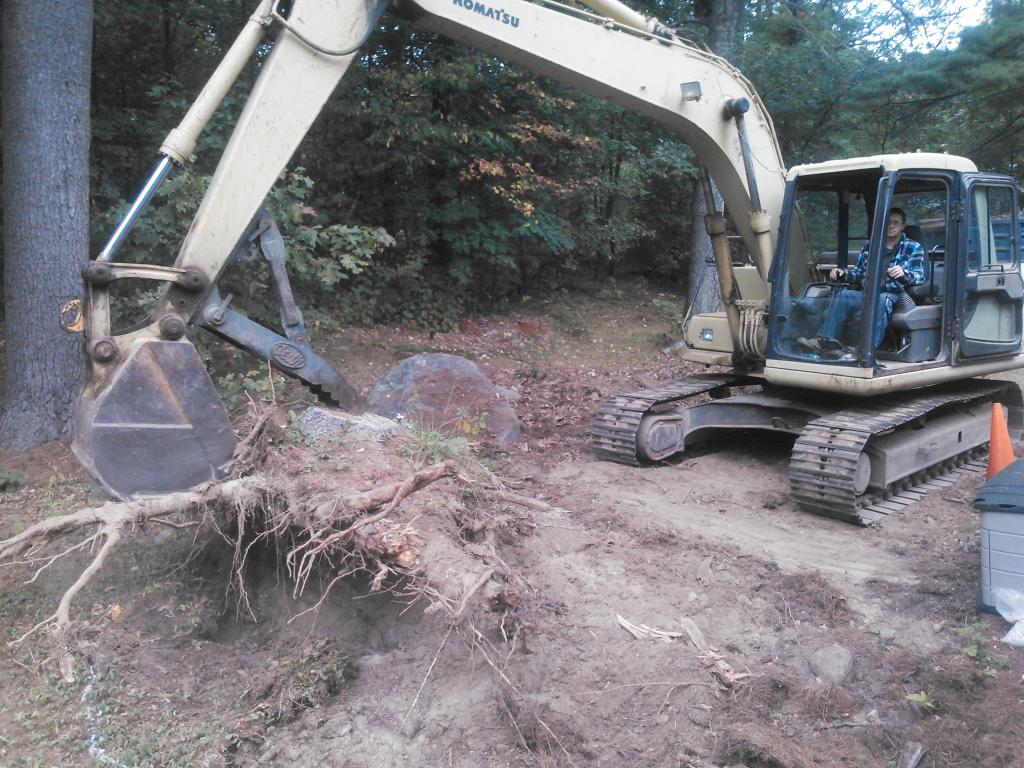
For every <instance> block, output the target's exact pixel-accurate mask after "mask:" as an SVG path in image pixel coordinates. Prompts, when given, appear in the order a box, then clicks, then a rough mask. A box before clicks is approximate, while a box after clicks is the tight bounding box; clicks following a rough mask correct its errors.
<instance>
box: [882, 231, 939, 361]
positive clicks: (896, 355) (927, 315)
mask: <svg viewBox="0 0 1024 768" xmlns="http://www.w3.org/2000/svg"><path fill="white" fill-rule="evenodd" d="M904 232H905V233H906V235H907V237H909V238H910V239H911V240H915V241H917V242H918V243H920V244H921V247H923V248H924V249H925V253H926V254H927V258H926V259H925V263H924V274H925V281H924V282H923V283H922V284H921V285H915V286H912V287H910V288H908V289H907V293H908V294H909V295H910V298H912V299H913V300H914V304H915V306H914V307H913V308H910V309H907V310H904V311H902V312H901V311H896V312H893V314H892V319H891V320H890V321H889V330H890V331H891V332H892V334H893V336H894V337H895V339H896V344H895V346H894V348H893V349H892V350H889V351H887V352H879V357H881V358H883V359H886V360H896V361H898V362H901V363H920V362H924V361H925V360H934V359H935V357H936V356H938V354H939V345H940V344H941V342H942V299H943V295H944V293H945V277H946V269H945V266H946V261H945V256H946V252H945V246H944V244H943V243H940V242H935V243H932V242H928V241H927V240H926V238H925V234H924V231H923V230H922V229H921V227H919V226H918V225H917V224H908V225H907V227H906V229H905V230H904ZM935 239H936V240H938V239H939V238H935Z"/></svg>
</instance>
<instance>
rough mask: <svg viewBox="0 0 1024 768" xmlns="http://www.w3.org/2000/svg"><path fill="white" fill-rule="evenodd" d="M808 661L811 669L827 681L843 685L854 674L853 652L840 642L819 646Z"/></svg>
mask: <svg viewBox="0 0 1024 768" xmlns="http://www.w3.org/2000/svg"><path fill="white" fill-rule="evenodd" d="M808 663H809V664H810V667H811V671H812V672H814V674H815V675H816V676H817V677H819V678H821V680H822V681H823V682H826V683H836V684H840V685H841V684H842V683H845V682H846V681H847V680H849V679H850V676H851V675H852V674H853V653H852V652H851V651H850V649H849V648H846V647H845V646H842V645H839V644H838V643H830V644H829V645H826V646H824V647H822V648H819V649H818V650H816V651H815V652H814V653H812V654H811V657H810V659H808Z"/></svg>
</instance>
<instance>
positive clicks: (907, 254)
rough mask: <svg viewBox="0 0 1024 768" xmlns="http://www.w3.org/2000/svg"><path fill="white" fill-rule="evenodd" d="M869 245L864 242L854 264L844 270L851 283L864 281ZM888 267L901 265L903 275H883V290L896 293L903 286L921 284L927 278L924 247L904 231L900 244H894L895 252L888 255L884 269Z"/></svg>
mask: <svg viewBox="0 0 1024 768" xmlns="http://www.w3.org/2000/svg"><path fill="white" fill-rule="evenodd" d="M869 245H870V244H869V243H864V247H863V248H861V251H860V255H859V256H858V257H857V264H856V266H853V267H850V268H849V269H848V270H847V271H846V279H847V280H849V281H850V282H851V283H863V282H864V277H865V275H867V271H868V246H869ZM889 267H903V272H904V275H903V278H902V279H901V280H894V279H893V278H891V277H889V276H888V275H885V276H884V277H885V281H884V282H883V283H882V290H883V291H890V292H893V293H898V292H899V291H900V290H901V289H903V288H909V287H910V286H912V285H922V284H923V283H924V282H925V280H927V279H928V278H927V276H926V275H925V253H924V248H922V247H921V244H920V243H918V242H916V241H914V240H911V239H910V238H909V237H907V236H906V234H905V233H904V234H901V235H900V244H899V245H897V246H896V252H895V253H893V255H892V256H890V257H889V263H888V264H887V265H886V267H885V269H886V271H888V269H889Z"/></svg>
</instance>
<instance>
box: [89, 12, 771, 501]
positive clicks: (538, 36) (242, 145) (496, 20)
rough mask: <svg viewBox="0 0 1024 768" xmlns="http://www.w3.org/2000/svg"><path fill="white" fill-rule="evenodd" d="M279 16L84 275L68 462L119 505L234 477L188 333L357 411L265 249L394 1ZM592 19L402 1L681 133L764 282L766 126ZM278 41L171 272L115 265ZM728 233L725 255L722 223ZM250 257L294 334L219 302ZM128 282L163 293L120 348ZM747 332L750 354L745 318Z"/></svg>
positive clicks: (197, 106)
mask: <svg viewBox="0 0 1024 768" xmlns="http://www.w3.org/2000/svg"><path fill="white" fill-rule="evenodd" d="M278 5H279V2H278V1H277V0H261V2H260V3H259V5H258V7H257V8H256V10H255V12H254V13H253V15H252V17H251V18H250V19H249V21H248V22H247V23H246V25H245V27H244V29H243V30H242V32H241V33H240V35H239V36H238V38H237V40H236V41H235V43H234V44H233V45H232V46H231V48H230V49H229V50H228V52H227V54H226V55H225V57H224V59H223V60H222V62H221V64H220V65H219V66H218V68H217V70H216V71H215V72H214V74H213V76H212V77H211V78H210V81H209V82H208V83H207V85H206V86H205V87H204V88H203V90H202V92H201V93H200V95H199V97H198V98H197V99H196V101H195V103H194V104H193V106H192V107H191V109H190V110H189V111H188V113H187V115H186V116H185V118H184V119H183V120H182V122H181V124H180V125H179V126H178V127H177V128H175V129H174V130H172V131H171V132H170V134H168V136H167V138H166V139H165V141H164V143H163V145H162V146H161V149H160V151H161V155H162V159H161V161H160V162H159V163H158V164H157V166H156V168H155V170H154V171H153V173H152V174H151V176H150V178H149V179H148V180H147V182H146V184H145V185H144V187H143V190H142V192H141V193H140V195H139V197H138V199H137V200H136V203H135V205H133V206H132V209H131V211H130V212H129V214H128V216H127V217H126V218H125V220H124V221H123V222H122V225H121V226H120V227H119V228H118V229H117V231H116V232H115V233H114V235H113V236H112V237H111V239H110V241H109V242H108V243H107V245H106V246H105V247H104V249H103V251H102V252H101V254H100V255H99V257H98V258H97V259H96V261H94V262H93V263H91V264H90V265H89V267H88V268H87V269H86V270H85V279H86V291H87V293H86V301H85V321H86V322H85V329H86V336H87V350H88V356H89V362H90V365H91V373H92V375H91V379H90V381H89V384H88V385H87V387H86V388H85V390H84V392H83V393H82V396H81V398H80V401H79V404H78V409H77V420H76V430H75V440H74V444H73V447H74V450H75V452H76V454H77V455H78V456H79V458H80V459H81V460H82V462H83V463H84V464H85V466H86V467H87V468H89V470H90V471H91V472H92V473H93V474H94V475H95V476H96V477H97V478H98V479H99V481H100V482H101V483H102V484H103V485H104V487H105V488H106V489H107V490H108V491H109V492H111V493H113V494H114V495H117V496H120V497H128V496H141V495H148V494H159V493H165V492H167V491H171V490H177V489H181V488H186V487H189V486H191V485H194V484H196V483H200V482H203V481H206V480H210V479H214V478H216V477H218V476H219V475H220V474H222V473H223V471H224V469H225V467H226V466H227V465H228V463H229V462H230V459H231V454H232V450H233V446H234V439H233V435H232V432H231V429H230V423H229V421H228V418H227V415H226V413H225V411H224V409H223V406H222V405H221V404H220V401H219V399H218V397H217V394H216V391H215V389H214V387H213V384H212V382H211V381H210V379H209V376H208V375H207V374H206V372H205V368H204V366H203V363H202V361H201V360H200V358H199V355H198V354H197V352H196V350H195V348H194V347H193V345H192V344H191V342H190V341H189V340H188V338H187V336H186V331H187V328H188V327H189V326H195V325H198V326H200V327H203V328H205V329H207V330H209V331H211V332H213V333H214V334H216V335H218V336H220V337H221V338H224V339H227V340H229V341H231V342H233V343H235V344H238V345H239V346H241V347H243V348H245V349H248V350H250V351H251V352H253V353H255V354H257V355H258V356H260V357H261V358H262V359H266V360H268V361H269V362H270V363H271V364H272V365H273V366H274V367H275V368H277V369H278V370H280V371H283V372H285V373H287V374H289V375H292V376H295V377H296V378H299V379H301V380H302V381H304V382H305V383H306V384H307V385H308V386H310V387H311V388H312V389H313V390H314V391H316V392H317V393H318V394H320V395H321V396H323V397H324V399H327V400H329V401H331V402H335V403H339V404H341V405H343V406H351V405H352V404H353V403H354V401H355V391H354V389H352V387H351V386H350V385H349V384H348V383H347V382H346V381H345V380H344V378H343V377H342V376H341V375H340V374H338V373H337V372H336V371H335V370H334V369H333V368H332V367H331V366H330V365H329V364H327V363H326V361H324V360H323V359H322V358H320V357H319V356H318V355H317V354H316V352H315V351H314V350H313V349H312V347H311V346H310V345H309V343H308V341H307V339H306V337H305V333H304V328H303V327H302V324H301V313H299V312H298V308H297V307H296V306H295V304H294V301H293V299H292V297H291V291H290V289H289V288H288V285H287V277H286V275H285V272H284V257H283V241H281V240H280V237H279V236H278V237H277V238H275V237H273V233H271V235H268V234H267V232H268V229H269V227H271V226H272V222H269V224H268V220H267V217H266V216H265V214H262V213H261V212H260V208H261V205H262V204H263V200H264V199H265V198H266V196H267V193H268V192H269V191H270V189H271V187H272V185H273V184H274V182H275V180H276V179H277V178H278V176H279V175H280V173H281V172H282V170H283V169H284V168H285V166H286V164H287V163H288V161H289V159H290V158H291V156H292V154H293V153H294V152H295V150H296V149H297V147H298V145H299V144H300V142H301V141H302V139H303V138H304V137H305V135H306V133H307V132H308V131H309V129H310V127H311V125H312V123H313V121H314V120H315V119H316V117H317V115H318V113H319V112H320V110H321V108H322V107H323V105H324V103H325V102H326V101H327V99H328V98H329V97H330V95H331V93H332V92H333V90H334V89H335V87H336V86H337V84H338V82H339V80H341V78H342V77H343V76H344V74H345V72H346V71H347V70H348V68H349V66H350V65H351V63H352V61H353V60H354V58H355V57H356V56H357V55H358V50H359V48H360V46H361V45H362V44H363V43H364V42H365V41H366V39H367V38H368V37H369V36H370V34H371V33H372V32H373V30H374V29H375V28H376V25H377V22H378V20H379V17H380V15H381V13H383V11H384V5H385V0H379V2H369V1H368V0H336V1H333V2H327V1H326V0H296V2H294V3H292V4H291V9H290V11H289V12H288V15H287V18H285V17H284V16H283V15H282V14H281V13H280V12H279V9H278ZM592 6H593V7H595V8H596V10H597V11H598V12H597V13H592V12H586V11H581V10H579V9H575V8H571V7H569V6H562V5H559V4H558V3H554V2H547V3H545V4H544V5H540V4H535V3H531V2H526V0H508V2H504V3H502V4H501V6H500V7H499V6H495V5H491V4H489V3H486V2H482V1H479V0H416V2H413V1H412V0H402V2H401V4H400V5H399V6H397V7H396V10H397V12H399V13H401V14H402V15H404V16H406V17H407V18H409V19H411V20H412V21H413V22H414V23H415V24H416V25H418V26H419V27H421V28H423V29H426V30H432V31H436V32H440V33H442V34H444V35H446V36H448V37H450V38H452V39H454V40H456V41H458V42H462V43H466V44H469V45H474V46H476V47H478V48H480V49H482V50H485V51H489V52H491V53H494V54H496V55H499V56H502V57H504V58H506V59H508V60H510V61H514V62H517V63H520V64H522V65H524V66H527V67H529V68H531V69H533V70H534V71H536V72H538V73H541V74H545V75H548V76H551V77H553V78H556V79H558V80H561V81H563V82H565V83H568V84H570V85H573V86H576V87H578V88H580V89H581V90H583V91H586V92H588V93H591V94H593V95H596V96H599V97H603V98H606V99H609V100H611V101H613V102H615V103H617V104H620V105H622V106H623V107H625V108H627V109H630V110H634V111H636V112H639V113H641V114H644V115H647V116H649V117H651V118H652V119H654V120H656V121H657V122H659V123H661V124H663V125H665V126H667V127H668V128H670V129H671V130H673V131H675V132H676V133H677V134H678V135H679V136H680V137H681V138H682V139H683V140H684V141H686V142H687V143H689V144H690V145H691V146H692V147H693V148H694V149H695V150H696V152H697V154H698V155H699V156H700V157H701V159H702V162H703V164H704V166H705V167H706V168H707V171H708V173H709V174H710V178H711V179H712V180H713V181H714V183H715V184H716V185H717V188H718V190H719V191H720V193H721V195H722V198H723V199H724V200H725V203H726V205H727V206H728V207H729V208H730V210H732V211H737V212H738V211H744V212H746V213H747V214H748V215H747V216H737V217H735V218H736V222H735V223H736V227H737V229H738V231H739V232H740V234H741V235H742V237H743V238H744V240H745V241H746V243H747V245H748V247H749V249H750V251H751V253H753V254H755V263H756V264H757V267H758V272H759V273H760V276H761V279H762V280H763V279H764V278H765V277H766V276H767V270H768V266H769V264H770V259H771V248H772V244H773V242H774V238H775V236H776V230H777V222H774V221H772V220H771V218H770V216H768V214H767V213H766V211H770V210H778V208H779V206H780V205H781V200H782V194H783V190H784V182H785V179H784V175H785V170H784V168H783V165H782V158H781V154H780V151H779V146H778V143H777V141H776V139H775V134H774V131H773V129H772V125H771V119H770V117H769V116H768V113H767V111H766V110H765V108H764V105H763V104H762V103H761V101H760V99H759V98H758V96H757V94H756V92H755V91H754V89H753V87H752V86H751V85H750V83H749V82H748V81H747V80H746V78H744V77H743V75H742V74H741V73H740V72H739V71H738V70H736V69H735V68H734V67H732V66H731V65H730V64H728V63H727V62H725V61H724V60H723V59H720V58H718V57H716V56H714V55H712V54H710V53H708V52H707V51H704V50H702V49H700V48H697V47H696V46H693V45H692V44H689V43H686V42H684V41H682V40H679V39H678V38H676V37H675V36H674V35H673V34H672V33H671V32H670V31H669V30H667V29H666V28H665V27H664V26H662V25H661V24H660V23H659V22H657V21H656V20H653V19H647V18H645V17H643V16H641V15H640V14H638V13H636V12H635V11H632V10H630V9H629V8H627V7H626V6H624V5H622V4H621V3H619V2H618V1H617V0H594V2H593V3H592ZM270 28H277V29H278V34H277V38H276V40H275V43H274V46H273V50H272V52H271V54H270V56H269V57H268V58H267V60H266V62H264V63H263V65H262V66H261V70H260V74H259V77H258V78H257V80H256V83H255V85H254V87H253V89H252V92H251V94H250V96H249V98H248V101H247V102H246V104H245V107H244V109H243V111H242V114H241V116H240V117H239V120H238V123H237V125H236V127H235V129H234V131H233V133H232V135H231V137H230V139H229V141H228V143H227V146H226V148H225V150H224V152H223V154H222V156H221V158H220V161H219V164H218V166H217V169H216V171H215V172H214V175H213V178H212V180H211V182H210V185H209V188H208V190H207V192H206V195H205V197H204V198H203V200H202V203H201V205H200V207H199V211H198V212H197V214H196V217H195V219H194V220H193V222H192V225H191V227H190V228H189V231H188V234H187V235H186V237H185V240H184V242H183V243H182V245H181V249H180V251H179V253H178V256H177V259H176V261H175V264H174V266H173V267H154V266H147V265H139V264H122V263H118V262H116V261H115V260H114V259H115V256H116V253H117V251H118V249H119V247H120V245H121V243H122V242H123V241H124V239H125V237H126V236H127V234H128V232H129V231H130V229H131V227H132V226H133V225H134V223H135V221H136V220H137V218H138V217H139V215H140V214H141V212H142V210H143V209H144V208H145V205H146V203H147V202H148V201H149V199H150V198H151V197H152V195H153V193H154V192H155V190H156V188H157V187H158V186H159V185H160V183H161V182H162V181H163V179H164V178H166V177H167V175H168V174H169V173H170V172H171V169H172V164H178V165H181V164H184V163H187V162H189V161H190V159H191V156H192V153H193V151H194V150H195V147H196V142H197V140H198V137H199V135H200V134H201V132H202V130H203V128H204V126H205V124H206V123H207V121H208V120H209V119H210V117H211V116H212V115H213V113H214V111H215V110H216V108H217V107H218V105H219V104H220V102H221V101H222V99H223V98H224V96H225V94H226V93H227V91H228V89H229V88H230V87H231V85H232V84H233V83H234V81H235V80H236V78H237V77H238V75H239V73H240V72H241V71H242V69H243V67H244V66H245V65H246V63H247V62H248V61H250V60H251V58H252V56H253V55H254V53H255V51H256V48H257V47H258V45H259V44H260V43H261V42H262V40H263V38H264V34H265V32H266V31H267V30H268V29H270ZM567 41H571V44H567ZM297 83H301V87H296V84H297ZM715 218H716V221H718V222H719V223H720V224H721V226H719V228H718V230H717V231H718V233H719V235H720V245H724V242H725V237H724V219H723V217H722V216H721V214H716V215H715ZM274 232H276V228H275V229H274ZM253 243H257V244H258V245H259V247H260V249H261V250H262V251H263V252H264V255H265V256H266V257H267V258H268V260H269V261H270V262H271V267H272V272H273V274H274V277H275V280H276V283H277V288H278V295H279V297H280V299H281V303H282V321H283V325H284V330H285V333H284V335H280V334H276V333H274V332H272V331H269V330H267V329H265V328H263V327H262V326H260V325H258V324H256V323H255V322H253V321H252V320H250V319H248V318H246V317H244V316H243V315H241V314H239V313H238V312H236V311H234V310H232V309H230V308H229V307H228V302H229V301H230V297H222V296H221V295H220V293H219V291H218V290H217V281H218V279H219V277H220V275H221V274H222V272H223V270H224V268H225V266H226V264H227V262H228V260H229V258H230V257H231V256H232V254H233V253H235V252H236V251H237V249H239V248H244V247H247V245H249V244H253ZM725 267H726V271H727V272H728V269H729V265H728V264H726V265H725ZM126 278H134V279H149V280H156V281H160V282H162V283H163V284H164V289H163V292H162V295H161V297H160V299H159V301H158V303H157V307H156V309H155V311H154V312H153V315H152V317H151V318H150V320H149V321H148V322H146V323H143V324H142V325H140V326H137V327H135V328H132V329H130V330H128V331H125V332H121V333H115V332H114V331H113V330H112V329H111V327H110V306H109V305H110V292H109V287H110V285H111V284H112V283H114V282H115V281H117V280H121V279H126ZM723 285H724V286H725V291H726V293H727V295H731V294H732V293H733V292H734V288H733V286H732V283H731V281H730V278H729V275H728V274H723ZM734 325H735V330H736V333H737V338H736V340H735V341H736V344H735V346H736V348H737V349H739V348H740V346H741V344H740V339H739V320H738V318H736V322H735V324H734Z"/></svg>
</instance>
